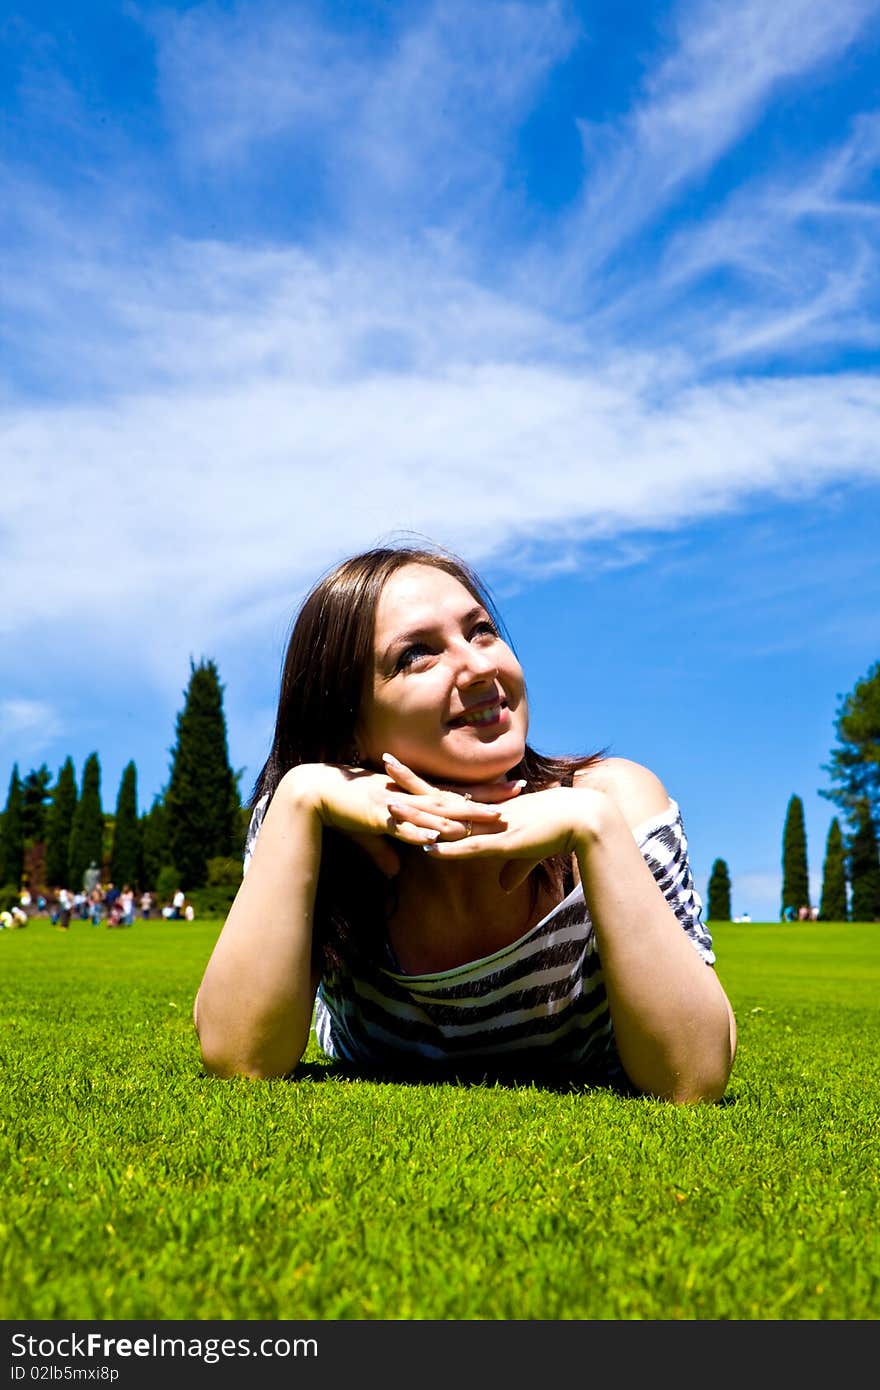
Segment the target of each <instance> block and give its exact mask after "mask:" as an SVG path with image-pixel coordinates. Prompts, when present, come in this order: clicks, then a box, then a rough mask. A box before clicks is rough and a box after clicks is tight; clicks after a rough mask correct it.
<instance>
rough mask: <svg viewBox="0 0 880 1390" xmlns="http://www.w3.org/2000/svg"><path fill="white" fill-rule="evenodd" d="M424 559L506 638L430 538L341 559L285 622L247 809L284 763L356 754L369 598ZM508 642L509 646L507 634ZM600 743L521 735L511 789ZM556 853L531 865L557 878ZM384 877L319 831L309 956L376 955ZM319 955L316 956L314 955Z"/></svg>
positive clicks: (569, 765)
mask: <svg viewBox="0 0 880 1390" xmlns="http://www.w3.org/2000/svg"><path fill="white" fill-rule="evenodd" d="M413 564H417V565H433V566H434V568H436V569H440V570H444V571H445V572H446V573H447V574H449V575H451V576H452V577H453V578H454V579H457V580H458V582H459V583H460V584H462V585H463V586H464V588H465V589H467V590H468V592H469V593H470V594H472V595H473V597H474V598H475V599H476V601H477V603H479V604H481V605H482V607H484V608H485V609H486V611H487V613H489V614H490V616H491V617H492V619H493V621H494V622H495V623H496V624H497V626H498V629H499V631H500V632H502V634H503V635H504V637H505V640H507V641H508V643H509V638H508V635H507V632H506V630H505V628H504V624H503V623H502V621H501V619H500V617H499V614H498V612H497V610H496V607H495V604H494V602H493V600H492V598H491V595H490V593H489V591H488V589H487V587H486V585H485V584H484V583H483V582H482V580H480V579H479V578H478V576H477V575H476V573H475V572H474V571H473V570H472V569H471V568H470V566H469V565H468V564H466V563H465V561H464V560H462V559H461V558H460V557H459V556H457V555H454V554H452V553H451V552H450V551H447V550H444V549H442V548H441V547H440V546H436V547H433V548H429V547H427V546H421V545H420V546H413V545H399V546H382V547H377V548H375V549H373V550H367V551H364V552H363V553H362V554H360V555H354V556H352V557H351V558H350V559H347V560H343V561H342V563H341V564H338V565H336V566H335V567H334V568H333V569H332V570H330V571H328V572H327V573H326V574H324V575H323V576H322V577H321V578H320V579H319V580H318V581H317V583H316V584H315V585H314V586H313V588H312V589H311V590H310V592H309V593H308V594H307V595H306V597H305V599H304V600H303V603H302V605H301V606H300V609H299V612H298V613H297V615H296V618H295V620H294V623H293V628H292V631H291V636H290V640H289V642H288V645H287V652H286V654H285V658H284V665H283V668H282V674H281V691H280V695H279V699H278V711H277V715H276V719H275V734H274V737H273V740H272V748H271V750H270V753H269V756H268V758H267V759H266V762H265V764H264V765H263V768H262V771H261V772H260V775H259V777H258V778H257V780H256V783H255V784H254V789H253V792H252V794H251V798H250V809H251V810H253V809H254V808H255V807H256V805H257V803H258V802H259V801H260V800H261V799H262V798H263V797H265V796H266V795H267V794H268V796H269V797H270V798H271V796H272V795H273V794H274V792H275V789H276V787H277V786H278V783H279V782H280V781H281V779H282V777H283V776H284V774H285V773H286V772H289V770H290V769H291V768H292V767H296V766H298V765H299V764H300V763H315V762H322V763H336V764H341V765H349V764H351V763H352V762H354V761H355V760H357V758H358V753H357V749H356V732H355V731H356V728H357V723H358V717H359V714H360V709H361V701H362V699H363V694H364V691H365V689H366V683H367V679H368V675H369V673H370V672H371V670H372V662H373V638H374V630H375V619H376V607H377V605H378V602H379V597H380V595H381V593H382V590H383V589H384V587H385V585H386V583H387V582H388V580H389V579H390V577H391V575H392V574H394V573H395V572H396V571H397V570H399V569H402V568H403V567H404V565H413ZM509 645H512V644H510V643H509ZM603 756H604V753H603V752H598V753H592V754H587V755H584V756H581V757H561V758H551V757H547V756H545V755H544V754H542V753H538V752H537V751H536V750H535V749H533V748H531V747H530V746H529V744H528V743H527V744H526V746H525V751H524V754H523V758H522V760H521V762H519V763H518V764H517V765H516V767H513V768H511V769H510V770H509V773H508V776H509V777H516V778H524V779H525V781H526V786H525V788H524V790H523V792H522V793H521V795H525V794H526V793H527V792H534V791H541V790H543V789H544V788H545V787H549V786H553V785H555V784H556V783H558V782H559V781H561V780H562V778H563V777H565V776H566V775H567V774H569V773H572V772H574V771H575V770H577V769H578V768H583V767H589V766H591V765H592V764H593V763H596V762H598V761H600V760H601V759H602V757H603ZM564 869H565V860H564V857H563V856H556V857H555V858H553V859H547V860H544V861H543V863H542V864H540V865H539V866H538V867H537V869H536V870H534V874H533V891H534V892H537V891H538V886H539V882H540V880H541V879H543V880H544V881H545V882H546V883H548V884H552V885H553V887H554V888H559V887H561V884H562V879H563V873H564ZM392 908H393V904H392V905H389V884H388V882H387V880H386V879H385V878H384V877H383V875H382V874H381V873H380V872H379V870H378V869H377V868H376V866H375V865H374V864H373V862H372V860H371V859H370V858H369V856H368V855H367V854H365V852H364V851H363V850H362V849H361V848H360V847H359V846H358V845H355V844H354V843H353V842H352V841H351V840H349V839H348V838H347V837H346V836H344V835H341V834H338V833H337V832H335V831H325V833H324V838H323V846H322V854H321V870H320V876H319V880H318V892H317V898H316V902H315V914H314V941H315V957H316V960H317V961H318V962H319V963H321V964H322V966H323V968H324V969H325V970H326V969H330V970H332V969H334V968H337V969H338V968H339V967H340V966H342V964H343V962H344V961H345V960H346V959H347V958H349V959H350V958H353V957H355V956H358V955H362V954H364V955H367V956H368V957H371V958H372V959H374V960H375V959H376V957H377V954H378V951H379V950H381V944H382V941H383V938H384V928H385V923H386V920H387V916H388V914H389V911H390V910H392ZM322 958H323V959H322Z"/></svg>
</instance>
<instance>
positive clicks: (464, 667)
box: [460, 642, 498, 682]
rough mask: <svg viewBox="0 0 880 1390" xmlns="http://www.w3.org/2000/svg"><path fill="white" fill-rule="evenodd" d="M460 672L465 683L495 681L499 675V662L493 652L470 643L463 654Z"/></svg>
mask: <svg viewBox="0 0 880 1390" xmlns="http://www.w3.org/2000/svg"><path fill="white" fill-rule="evenodd" d="M460 670H461V677H462V679H463V680H465V681H468V680H470V681H471V682H475V681H485V680H494V678H495V677H496V676H497V675H498V661H497V659H496V657H495V656H493V654H492V652H491V651H488V650H486V649H485V648H482V649H481V648H480V647H476V646H474V645H473V643H472V642H468V643H467V644H466V645H465V649H464V652H463V653H462V659H461V667H460Z"/></svg>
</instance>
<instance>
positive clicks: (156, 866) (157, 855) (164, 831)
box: [141, 796, 171, 892]
mask: <svg viewBox="0 0 880 1390" xmlns="http://www.w3.org/2000/svg"><path fill="white" fill-rule="evenodd" d="M141 852H142V855H143V868H142V870H141V873H142V878H141V887H142V888H150V889H152V890H153V891H154V892H155V890H156V886H157V884H158V882H159V875H160V873H161V872H162V870H163V869H164V868H165V867H166V865H168V864H170V863H171V846H170V844H169V843H168V813H167V811H166V810H165V806H164V804H163V802H162V799H161V797H158V796H157V797H155V798H154V800H153V804H152V806H151V807H150V809H149V811H148V812H147V813H146V815H145V816H142V817H141Z"/></svg>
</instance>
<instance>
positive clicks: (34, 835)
mask: <svg viewBox="0 0 880 1390" xmlns="http://www.w3.org/2000/svg"><path fill="white" fill-rule="evenodd" d="M51 781H52V774H51V772H50V771H49V769H48V768H47V766H46V764H45V763H43V764H42V766H41V767H39V768H38V769H37V770H36V771H34V770H33V769H32V770H31V771H30V772H29V773H28V775H27V777H25V779H24V781H23V782H22V784H21V820H22V829H23V834H24V839H25V844H27V843H28V842H30V843H31V844H34V843H35V842H37V841H38V842H39V843H41V844H44V843H45V840H46V802H47V801H48V799H49V783H50V782H51Z"/></svg>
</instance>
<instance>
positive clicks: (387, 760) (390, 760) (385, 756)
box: [382, 753, 403, 767]
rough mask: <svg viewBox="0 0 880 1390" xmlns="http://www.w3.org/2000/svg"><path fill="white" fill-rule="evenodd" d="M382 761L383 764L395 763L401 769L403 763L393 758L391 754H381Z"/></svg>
mask: <svg viewBox="0 0 880 1390" xmlns="http://www.w3.org/2000/svg"><path fill="white" fill-rule="evenodd" d="M382 761H383V763H396V764H397V766H398V767H403V763H402V762H401V761H400V759H399V758H395V757H394V755H393V754H392V753H383V754H382Z"/></svg>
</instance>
